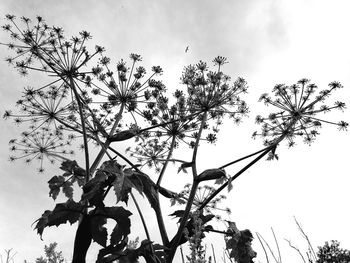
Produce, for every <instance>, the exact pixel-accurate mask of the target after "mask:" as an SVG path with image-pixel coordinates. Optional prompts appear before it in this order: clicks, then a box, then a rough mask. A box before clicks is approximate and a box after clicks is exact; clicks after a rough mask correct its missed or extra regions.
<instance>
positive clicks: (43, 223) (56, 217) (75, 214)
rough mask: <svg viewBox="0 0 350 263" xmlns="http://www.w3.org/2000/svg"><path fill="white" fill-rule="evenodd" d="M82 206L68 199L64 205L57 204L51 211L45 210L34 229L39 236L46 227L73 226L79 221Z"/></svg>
mask: <svg viewBox="0 0 350 263" xmlns="http://www.w3.org/2000/svg"><path fill="white" fill-rule="evenodd" d="M83 208H84V207H83V205H81V204H80V203H76V202H74V201H73V200H71V199H69V200H68V201H67V202H65V203H60V204H57V205H56V206H55V208H54V210H53V211H50V210H46V211H45V212H44V213H43V214H42V216H41V217H40V218H39V219H38V220H37V224H36V226H35V229H37V232H38V234H39V235H40V236H42V233H43V231H44V229H45V227H47V226H59V225H61V224H65V223H67V221H68V222H69V223H70V224H74V223H75V222H77V221H78V220H79V217H80V215H81V213H82V211H83Z"/></svg>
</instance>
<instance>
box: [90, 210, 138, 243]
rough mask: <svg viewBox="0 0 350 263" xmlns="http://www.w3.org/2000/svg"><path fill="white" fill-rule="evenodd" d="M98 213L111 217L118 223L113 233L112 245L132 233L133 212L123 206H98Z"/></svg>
mask: <svg viewBox="0 0 350 263" xmlns="http://www.w3.org/2000/svg"><path fill="white" fill-rule="evenodd" d="M95 214H96V215H98V216H102V217H105V218H110V219H113V220H115V221H116V223H117V225H116V226H115V227H114V230H113V232H112V234H111V239H110V243H111V244H112V245H114V244H117V243H119V242H120V241H121V240H124V239H125V238H126V237H127V236H128V235H129V234H130V226H131V223H130V218H129V217H130V215H132V213H131V212H130V211H128V210H126V209H125V208H123V207H121V206H114V207H101V208H97V209H96V212H95Z"/></svg>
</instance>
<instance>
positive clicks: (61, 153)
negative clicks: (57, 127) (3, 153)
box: [9, 127, 74, 173]
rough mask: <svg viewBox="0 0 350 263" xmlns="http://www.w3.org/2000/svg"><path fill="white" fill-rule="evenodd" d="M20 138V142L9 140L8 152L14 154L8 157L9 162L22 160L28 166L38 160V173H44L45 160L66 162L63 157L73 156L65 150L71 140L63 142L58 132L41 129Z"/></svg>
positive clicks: (24, 134) (71, 152)
mask: <svg viewBox="0 0 350 263" xmlns="http://www.w3.org/2000/svg"><path fill="white" fill-rule="evenodd" d="M22 137H23V138H22V139H21V140H16V139H12V140H10V142H9V145H10V151H12V152H14V153H15V154H14V155H11V156H10V161H15V160H19V159H24V161H25V162H26V163H28V164H29V163H31V162H32V161H33V160H38V161H39V168H38V171H39V172H40V173H42V172H44V168H43V164H44V160H45V158H46V159H48V161H49V162H50V163H54V162H55V160H59V161H63V160H67V158H66V157H65V156H67V155H71V154H74V152H73V151H68V150H66V147H69V146H70V145H71V138H69V139H68V140H65V139H64V137H63V135H62V133H61V132H60V131H51V130H49V129H48V128H44V127H42V128H41V129H40V130H37V131H35V132H30V133H26V132H24V133H23V134H22Z"/></svg>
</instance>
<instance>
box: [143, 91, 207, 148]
mask: <svg viewBox="0 0 350 263" xmlns="http://www.w3.org/2000/svg"><path fill="white" fill-rule="evenodd" d="M174 97H175V99H176V102H175V103H174V104H172V105H169V99H168V98H167V97H165V96H162V95H161V96H159V97H158V98H157V99H156V102H149V103H147V107H146V109H145V110H144V111H143V112H142V116H143V117H144V118H145V119H146V120H147V121H149V122H150V124H151V125H152V126H155V125H159V124H162V123H163V125H159V126H158V127H157V128H156V129H152V130H150V131H148V132H144V133H143V134H142V136H143V137H145V138H149V137H150V138H158V139H163V140H165V141H172V140H174V142H175V144H174V146H175V147H177V146H178V144H179V143H180V142H184V143H186V144H188V145H191V142H192V143H194V141H193V140H194V139H195V134H196V132H197V131H198V128H199V126H200V125H199V123H200V119H199V118H198V115H199V114H200V112H192V111H191V110H190V109H189V107H188V105H187V104H186V98H185V96H184V93H183V92H182V91H180V90H176V91H175V93H174ZM189 140H192V141H189Z"/></svg>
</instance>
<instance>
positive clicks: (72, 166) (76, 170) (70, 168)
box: [60, 160, 86, 177]
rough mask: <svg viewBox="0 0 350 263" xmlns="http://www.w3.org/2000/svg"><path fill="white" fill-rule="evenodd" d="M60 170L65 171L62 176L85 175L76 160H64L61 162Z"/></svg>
mask: <svg viewBox="0 0 350 263" xmlns="http://www.w3.org/2000/svg"><path fill="white" fill-rule="evenodd" d="M60 169H61V170H63V171H65V173H64V174H63V175H64V176H69V175H72V174H74V175H75V176H81V177H85V174H86V173H85V170H84V169H83V168H81V167H80V166H79V165H78V163H77V162H76V161H71V160H66V161H64V162H62V163H61V167H60Z"/></svg>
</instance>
